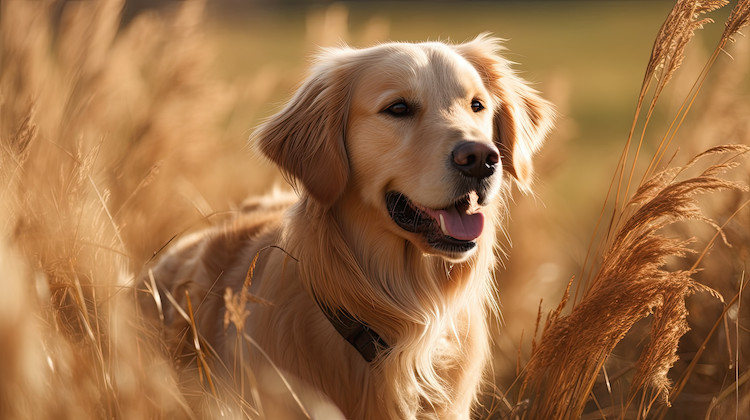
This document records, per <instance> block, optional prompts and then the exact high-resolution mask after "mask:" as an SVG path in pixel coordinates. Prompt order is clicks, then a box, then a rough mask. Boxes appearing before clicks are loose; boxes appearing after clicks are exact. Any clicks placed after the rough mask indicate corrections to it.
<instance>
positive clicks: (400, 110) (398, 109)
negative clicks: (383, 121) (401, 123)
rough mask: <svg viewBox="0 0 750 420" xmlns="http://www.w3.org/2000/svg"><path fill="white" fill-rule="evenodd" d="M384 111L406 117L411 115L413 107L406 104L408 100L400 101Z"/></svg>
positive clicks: (395, 115)
mask: <svg viewBox="0 0 750 420" xmlns="http://www.w3.org/2000/svg"><path fill="white" fill-rule="evenodd" d="M383 112H385V113H387V114H390V115H392V116H394V117H406V116H409V115H411V108H410V107H409V105H407V104H406V102H404V101H400V102H396V103H395V104H393V105H391V106H389V107H388V108H386V109H384V110H383Z"/></svg>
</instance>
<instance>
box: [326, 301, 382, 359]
mask: <svg viewBox="0 0 750 420" xmlns="http://www.w3.org/2000/svg"><path fill="white" fill-rule="evenodd" d="M316 301H317V302H318V306H319V307H320V310H321V311H322V312H323V314H324V315H325V316H326V318H328V321H329V322H330V323H331V325H333V327H334V328H335V329H336V331H338V333H339V334H340V335H341V336H342V337H344V339H345V340H346V341H348V342H349V344H351V345H352V346H353V347H354V348H355V349H356V350H357V351H358V352H359V354H361V355H362V357H363V358H364V359H365V360H366V361H367V362H372V361H373V360H375V358H376V357H377V355H378V353H380V352H381V351H383V350H386V349H387V348H388V347H389V346H388V343H386V342H385V341H384V340H383V338H381V337H380V335H378V333H376V332H375V331H373V330H372V329H371V328H370V327H369V326H367V324H365V323H363V322H361V321H359V320H358V319H356V318H355V317H354V316H352V315H351V314H350V313H348V312H346V311H344V310H342V309H336V310H331V309H329V308H327V307H326V306H325V305H323V304H321V303H320V301H318V300H317V299H316Z"/></svg>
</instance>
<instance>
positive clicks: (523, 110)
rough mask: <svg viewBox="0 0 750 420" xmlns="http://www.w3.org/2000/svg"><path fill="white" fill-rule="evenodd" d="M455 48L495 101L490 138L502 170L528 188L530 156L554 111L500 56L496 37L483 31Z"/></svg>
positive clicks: (500, 48)
mask: <svg viewBox="0 0 750 420" xmlns="http://www.w3.org/2000/svg"><path fill="white" fill-rule="evenodd" d="M455 48H456V50H457V51H458V53H459V54H461V55H462V56H463V57H464V58H465V59H466V60H467V61H468V62H469V63H471V65H472V66H474V68H475V69H476V70H477V72H478V73H479V75H480V76H481V77H482V80H483V82H484V84H485V87H486V88H487V90H488V91H489V92H490V94H491V95H492V96H493V101H494V102H495V104H494V105H495V116H494V137H495V139H494V140H495V143H496V144H497V146H498V148H499V149H500V151H501V154H502V159H503V169H505V170H506V171H508V172H509V173H510V174H511V175H513V176H514V177H515V178H516V181H517V182H518V185H519V187H520V188H521V189H522V190H524V191H528V190H529V189H530V186H531V181H532V178H533V166H532V163H531V158H532V157H533V155H534V153H536V152H537V151H538V150H539V147H540V146H541V145H542V142H543V141H544V138H545V136H546V135H547V133H548V132H549V130H550V129H551V128H552V122H553V120H554V110H553V108H552V105H551V104H550V103H549V102H547V101H545V100H544V99H542V98H541V97H540V96H539V95H538V94H537V92H536V91H535V90H534V89H532V88H531V87H529V86H528V85H527V83H526V82H525V81H523V80H522V79H521V78H519V77H518V76H516V74H515V72H514V71H513V69H511V67H510V64H511V63H510V62H508V61H507V60H505V59H504V58H502V57H500V56H499V55H498V53H499V52H500V51H502V46H501V45H500V40H499V39H496V38H491V37H489V36H487V35H486V34H482V35H479V36H478V37H477V38H475V39H474V40H473V41H470V42H467V43H465V44H461V45H457V46H456V47H455Z"/></svg>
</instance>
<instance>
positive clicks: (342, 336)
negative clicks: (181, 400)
mask: <svg viewBox="0 0 750 420" xmlns="http://www.w3.org/2000/svg"><path fill="white" fill-rule="evenodd" d="M501 50H502V48H501V46H500V43H499V41H498V40H497V39H494V38H491V37H489V36H487V35H480V36H479V37H477V38H476V39H474V40H472V41H470V42H467V43H463V44H458V45H449V44H445V43H441V42H427V43H418V44H412V43H388V44H382V45H378V46H374V47H371V48H365V49H352V48H347V47H342V48H335V49H327V50H324V51H323V52H322V53H321V54H320V55H319V56H318V58H317V61H316V62H315V64H314V66H313V67H312V70H311V73H310V75H309V77H308V78H307V79H306V80H305V81H304V83H303V84H302V86H301V87H300V88H299V90H298V91H297V92H296V94H295V95H294V97H293V98H292V99H291V100H290V101H289V103H288V104H287V105H286V106H285V107H284V108H283V109H282V110H281V111H280V112H278V113H277V114H276V115H274V116H272V117H270V118H269V119H268V120H267V121H266V122H265V123H263V124H262V125H261V126H260V127H259V128H258V129H257V130H256V131H255V133H254V134H253V136H252V141H253V143H254V145H255V146H256V147H257V149H258V150H259V151H260V152H261V153H262V154H263V155H265V156H266V157H267V158H268V159H270V160H271V161H272V162H274V163H275V164H276V165H278V167H279V168H280V169H281V170H282V171H283V173H284V174H285V176H286V177H287V179H288V180H289V181H290V182H291V183H292V185H293V186H294V187H295V190H296V193H297V195H298V198H297V197H295V198H294V199H293V200H290V199H289V198H288V197H281V198H277V199H273V198H261V199H259V200H256V201H255V202H253V203H251V204H249V205H247V206H246V209H245V211H243V212H241V213H242V214H240V215H239V216H237V217H236V218H235V219H233V220H232V221H231V222H228V223H225V224H222V225H221V226H216V227H213V228H209V229H208V230H206V231H203V232H198V233H196V234H192V235H191V236H189V237H187V238H185V239H183V240H181V241H179V242H178V243H177V244H176V245H175V246H174V247H172V248H171V249H169V250H168V251H167V252H166V253H165V254H164V255H163V256H162V257H161V258H160V259H159V261H158V262H157V264H155V266H154V267H153V268H152V269H151V270H150V274H149V279H151V278H152V279H153V280H152V283H154V282H155V283H154V284H156V285H158V290H159V291H160V294H159V296H161V299H156V300H159V302H158V306H161V311H162V314H161V316H162V317H163V322H164V324H165V326H166V327H167V330H168V331H175V334H176V335H178V333H177V332H176V331H180V330H181V329H185V328H188V327H189V326H190V323H189V322H188V321H187V320H186V316H185V313H186V312H187V311H188V309H190V310H191V311H192V312H193V316H194V319H195V321H194V325H195V327H197V328H196V329H197V333H198V334H199V335H200V336H201V337H202V340H203V341H202V343H203V345H204V346H205V347H206V348H208V349H210V350H211V352H213V353H214V354H215V355H216V356H217V357H216V360H217V361H218V362H217V363H216V365H217V366H222V367H223V368H224V369H225V370H226V371H227V372H228V374H229V376H230V377H231V378H235V379H234V380H235V381H236V382H237V384H238V385H237V386H239V387H240V388H242V389H243V391H241V392H244V393H245V394H247V395H250V393H251V392H250V391H248V389H250V388H253V392H256V393H257V394H254V397H253V398H256V399H259V400H260V401H262V402H263V410H264V413H265V414H266V416H267V417H268V418H286V417H282V416H281V415H269V414H268V413H274V412H275V411H272V410H273V409H272V408H270V407H273V406H274V404H276V405H278V406H281V405H283V404H284V403H285V402H284V401H283V400H284V397H279V396H278V395H275V393H277V392H276V391H274V389H275V388H274V387H275V385H273V383H274V381H275V382H278V378H277V379H274V378H273V374H272V373H268V372H282V373H283V375H284V376H285V379H284V381H286V382H287V383H288V384H289V385H290V386H292V388H294V387H297V389H303V388H304V389H306V390H307V391H299V392H298V393H297V394H296V395H295V398H296V399H297V400H298V401H297V403H298V404H299V405H301V406H302V408H301V410H306V411H307V415H311V416H312V417H315V415H314V414H312V413H313V411H314V409H312V408H310V407H311V406H312V405H314V403H313V402H314V401H316V400H317V401H320V400H321V399H324V400H326V401H329V402H330V403H332V404H333V405H335V406H336V407H338V409H339V410H340V411H341V413H343V415H344V416H345V417H346V418H350V419H416V418H419V419H425V418H429V419H433V418H434V419H467V418H469V417H470V416H471V413H472V410H474V409H476V407H475V405H476V404H477V399H478V398H477V396H478V394H479V390H480V387H481V384H482V379H483V376H484V374H485V372H486V370H487V362H488V356H489V341H490V339H489V334H488V319H489V318H490V317H491V316H492V314H493V312H495V311H496V310H497V306H498V303H497V301H496V299H497V298H496V292H495V289H494V278H493V272H494V268H495V263H496V260H497V258H498V256H497V253H498V252H499V251H498V250H496V249H495V248H496V233H497V231H498V230H499V229H500V227H501V222H502V219H503V218H504V215H505V214H506V213H507V198H508V191H509V186H510V185H511V183H512V182H516V183H517V184H518V186H519V187H520V189H522V190H528V189H529V186H530V181H531V178H532V163H531V159H532V155H533V154H534V153H535V152H536V151H537V150H538V148H539V147H540V145H541V143H542V141H543V139H544V137H545V135H546V134H547V132H548V130H549V129H550V127H551V123H552V121H551V120H552V110H551V106H550V105H549V103H547V102H546V101H544V100H543V99H541V98H540V97H539V96H538V95H537V93H536V92H535V91H534V90H533V89H531V88H530V87H529V86H528V85H527V84H526V83H525V82H524V81H523V80H521V79H520V78H519V77H518V76H517V75H516V73H515V72H514V71H513V70H512V69H511V67H510V64H509V62H508V61H506V60H505V59H503V58H502V57H501V56H500V55H499V53H500V52H501ZM254 259H256V261H255V263H254V265H253V267H252V270H251V273H250V274H251V276H249V275H248V273H249V270H250V266H251V263H252V262H253V260H254ZM246 278H247V282H246ZM147 280H148V279H147ZM243 286H244V287H245V291H249V297H246V300H244V301H242V302H243V303H246V305H245V306H244V307H243V308H242V310H243V311H246V312H247V313H246V315H247V316H246V317H245V318H242V317H240V318H242V319H241V320H240V321H236V317H237V316H238V314H237V312H238V311H237V308H236V305H233V306H232V308H233V309H231V308H230V309H228V308H229V307H230V303H231V302H235V304H236V302H237V300H236V299H235V300H232V299H231V297H232V296H238V295H239V294H241V293H243ZM167 295H169V296H171V299H165V297H164V296H167ZM188 298H189V300H190V303H191V305H190V308H188V307H187V306H188V305H187V303H188V302H187V300H188ZM151 305H152V306H156V305H154V299H153V298H151ZM178 306H181V307H182V308H178ZM228 312H229V313H228ZM231 316H235V318H233V319H235V321H236V322H229V323H225V321H224V320H225V317H231ZM237 326H239V329H241V331H237V328H236V327H237ZM190 340H192V338H191V339H190ZM238 343H239V344H238ZM268 366H272V367H273V369H272V370H269V369H268ZM214 370H218V369H217V368H214ZM241 370H242V371H241ZM250 374H252V375H254V376H253V377H254V379H253V380H254V381H255V386H251V385H249V384H250V381H249V380H246V379H241V378H244V377H246V376H248V375H250ZM238 378H240V379H238ZM238 389H239V388H238ZM269 401H270V402H269ZM274 401H276V403H274ZM276 413H278V412H276ZM287 415H288V414H287ZM274 416H276V417H274ZM321 416H322V415H321ZM321 416H319V417H321ZM321 418H322V417H321Z"/></svg>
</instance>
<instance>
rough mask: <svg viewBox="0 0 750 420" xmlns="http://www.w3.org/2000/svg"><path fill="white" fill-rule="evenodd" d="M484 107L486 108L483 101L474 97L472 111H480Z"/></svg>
mask: <svg viewBox="0 0 750 420" xmlns="http://www.w3.org/2000/svg"><path fill="white" fill-rule="evenodd" d="M483 109H484V105H482V103H481V102H479V101H478V100H476V99H474V100H473V101H471V110H472V111H474V112H479V111H481V110H483Z"/></svg>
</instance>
